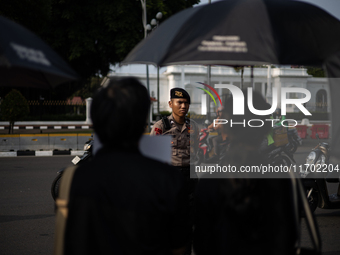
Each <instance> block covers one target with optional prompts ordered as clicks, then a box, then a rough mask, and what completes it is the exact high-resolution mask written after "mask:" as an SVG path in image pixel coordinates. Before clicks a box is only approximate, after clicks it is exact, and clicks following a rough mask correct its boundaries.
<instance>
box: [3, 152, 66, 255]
mask: <svg viewBox="0 0 340 255" xmlns="http://www.w3.org/2000/svg"><path fill="white" fill-rule="evenodd" d="M71 159H72V157H71V156H53V157H16V158H0V254H2V255H14V254H15V255H19V254H20V255H22V254H27V255H31V254H32V255H33V254H34V255H36V254H44V255H45V254H52V251H53V237H54V203H53V200H52V197H51V195H50V185H51V183H52V181H53V179H54V177H55V176H56V172H57V171H58V170H59V169H60V168H61V167H63V166H66V165H68V164H70V161H71Z"/></svg>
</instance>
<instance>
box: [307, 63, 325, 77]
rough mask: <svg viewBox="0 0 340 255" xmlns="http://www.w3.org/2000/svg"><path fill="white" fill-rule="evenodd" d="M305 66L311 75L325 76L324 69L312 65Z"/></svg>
mask: <svg viewBox="0 0 340 255" xmlns="http://www.w3.org/2000/svg"><path fill="white" fill-rule="evenodd" d="M305 68H307V73H308V74H309V75H312V76H313V77H326V75H325V71H324V70H323V69H322V68H318V67H313V66H306V67H305Z"/></svg>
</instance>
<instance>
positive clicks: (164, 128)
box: [150, 88, 198, 177]
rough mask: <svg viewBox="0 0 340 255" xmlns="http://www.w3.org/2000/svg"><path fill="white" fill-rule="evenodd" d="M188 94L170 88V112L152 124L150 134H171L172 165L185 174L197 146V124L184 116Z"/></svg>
mask: <svg viewBox="0 0 340 255" xmlns="http://www.w3.org/2000/svg"><path fill="white" fill-rule="evenodd" d="M189 105H190V96H189V94H188V92H186V91H185V90H184V89H181V88H173V89H171V90H170V101H169V107H170V108H171V109H172V113H171V115H170V116H168V117H163V118H162V119H161V120H159V121H157V122H156V123H155V125H154V126H153V128H152V130H151V133H150V135H171V136H172V137H173V138H172V142H171V144H172V158H171V162H172V165H173V166H176V167H178V168H179V170H180V171H181V172H182V173H183V174H184V175H185V176H186V177H190V176H188V175H189V168H190V154H191V155H195V153H196V152H197V146H198V127H197V124H196V123H195V122H194V121H193V120H190V119H189V118H187V117H186V114H187V113H188V111H189Z"/></svg>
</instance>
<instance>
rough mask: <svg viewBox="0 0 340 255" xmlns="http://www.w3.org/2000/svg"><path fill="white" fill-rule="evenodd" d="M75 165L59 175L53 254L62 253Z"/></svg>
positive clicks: (59, 254) (58, 254)
mask: <svg viewBox="0 0 340 255" xmlns="http://www.w3.org/2000/svg"><path fill="white" fill-rule="evenodd" d="M76 168H77V166H71V167H68V168H66V170H65V171H64V172H63V175H62V177H61V183H60V189H59V196H58V198H57V199H56V206H57V212H56V226H55V229H56V231H55V237H54V255H62V254H64V238H65V236H64V235H65V228H66V220H67V215H68V207H67V206H68V201H69V195H70V189H71V183H72V179H73V175H74V172H75V170H76Z"/></svg>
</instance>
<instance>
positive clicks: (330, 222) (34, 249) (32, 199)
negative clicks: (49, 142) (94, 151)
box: [0, 141, 340, 255]
mask: <svg viewBox="0 0 340 255" xmlns="http://www.w3.org/2000/svg"><path fill="white" fill-rule="evenodd" d="M315 143H316V142H314V141H311V142H307V143H305V145H304V146H303V147H301V148H299V149H298V151H297V152H296V154H295V159H296V160H297V163H298V164H303V163H304V160H305V157H306V155H307V153H308V152H309V151H310V149H311V148H312V147H314V145H315ZM71 159H72V156H53V157H16V158H0V254H1V255H22V254H25V255H31V254H32V255H33V254H34V255H36V254H44V255H45V254H52V250H53V237H54V204H53V201H52V198H51V195H50V185H51V182H52V180H53V179H54V177H55V176H56V172H57V171H58V170H59V169H60V168H61V167H64V166H66V165H69V164H70V161H71ZM331 188H332V189H333V190H335V186H334V184H333V187H331ZM316 215H317V222H318V225H319V228H320V231H321V237H322V240H323V254H325V255H335V254H340V243H339V241H338V237H340V209H339V210H320V209H317V210H316ZM302 225H303V226H302V228H303V231H302V243H303V244H304V245H309V244H310V241H309V237H308V235H307V229H306V227H305V225H304V224H302Z"/></svg>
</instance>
